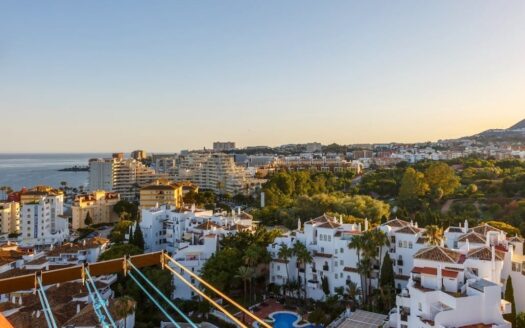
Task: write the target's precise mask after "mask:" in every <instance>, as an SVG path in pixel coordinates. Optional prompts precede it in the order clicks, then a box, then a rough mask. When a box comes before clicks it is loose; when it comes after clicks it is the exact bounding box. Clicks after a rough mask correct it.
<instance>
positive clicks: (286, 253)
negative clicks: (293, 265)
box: [277, 243, 293, 281]
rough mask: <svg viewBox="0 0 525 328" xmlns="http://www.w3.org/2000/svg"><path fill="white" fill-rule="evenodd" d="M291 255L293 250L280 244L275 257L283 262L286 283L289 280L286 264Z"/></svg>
mask: <svg viewBox="0 0 525 328" xmlns="http://www.w3.org/2000/svg"><path fill="white" fill-rule="evenodd" d="M292 255H293V249H291V248H290V247H288V245H286V244H285V243H281V246H280V247H279V252H278V253H277V256H278V257H279V259H280V260H282V261H283V262H284V265H285V266H286V281H288V280H290V274H289V270H288V263H289V262H290V257H292Z"/></svg>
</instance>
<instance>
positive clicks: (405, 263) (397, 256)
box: [379, 218, 427, 290]
mask: <svg viewBox="0 0 525 328" xmlns="http://www.w3.org/2000/svg"><path fill="white" fill-rule="evenodd" d="M379 229H381V231H383V232H384V233H385V234H386V235H387V236H388V239H389V241H390V248H389V249H388V252H389V255H390V258H391V259H392V263H393V264H394V273H395V275H396V276H395V280H396V288H397V289H398V290H401V289H402V288H405V287H406V285H407V283H408V279H409V278H410V272H411V270H412V267H413V256H414V254H416V253H417V252H418V251H419V250H420V249H422V248H424V247H426V246H427V245H426V242H427V240H426V238H425V237H424V233H425V229H422V228H419V227H418V226H417V223H413V222H407V221H403V220H400V219H397V218H396V219H393V220H390V221H388V222H386V223H384V224H382V225H381V226H380V227H379ZM382 256H384V255H382Z"/></svg>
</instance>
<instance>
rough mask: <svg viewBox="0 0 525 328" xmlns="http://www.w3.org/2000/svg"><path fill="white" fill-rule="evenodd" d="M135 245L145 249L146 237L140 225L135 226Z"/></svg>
mask: <svg viewBox="0 0 525 328" xmlns="http://www.w3.org/2000/svg"><path fill="white" fill-rule="evenodd" d="M133 245H135V246H137V247H138V248H140V249H142V250H143V249H144V236H143V235H142V229H140V226H139V225H138V224H137V225H136V226H135V233H134V234H133Z"/></svg>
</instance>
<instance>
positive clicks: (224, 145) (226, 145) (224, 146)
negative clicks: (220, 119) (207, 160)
mask: <svg viewBox="0 0 525 328" xmlns="http://www.w3.org/2000/svg"><path fill="white" fill-rule="evenodd" d="M234 149H235V142H231V141H226V142H220V141H216V142H214V143H213V151H217V152H221V151H230V150H234Z"/></svg>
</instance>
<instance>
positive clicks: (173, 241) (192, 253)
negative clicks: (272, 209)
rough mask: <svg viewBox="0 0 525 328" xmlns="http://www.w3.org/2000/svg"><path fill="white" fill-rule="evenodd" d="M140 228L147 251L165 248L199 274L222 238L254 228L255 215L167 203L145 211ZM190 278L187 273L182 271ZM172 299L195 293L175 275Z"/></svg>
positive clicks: (191, 296)
mask: <svg viewBox="0 0 525 328" xmlns="http://www.w3.org/2000/svg"><path fill="white" fill-rule="evenodd" d="M139 227H140V229H141V230H142V234H143V236H144V245H145V247H144V248H145V250H144V251H145V252H154V251H160V250H166V251H168V252H170V253H172V254H173V255H172V257H173V258H174V259H175V260H177V261H178V262H180V263H181V264H182V265H184V266H186V267H187V268H189V269H191V270H192V271H193V272H195V273H199V272H200V270H201V269H202V266H203V265H204V263H206V261H207V260H208V259H209V258H210V257H211V256H212V255H213V254H215V253H216V252H217V250H218V248H219V240H221V239H222V238H224V237H225V236H231V235H234V234H236V233H238V232H240V231H252V230H253V229H254V223H253V218H252V217H251V216H250V215H249V214H246V213H244V212H241V211H237V212H236V213H235V214H234V215H232V216H226V215H225V214H213V212H212V211H201V210H195V209H191V210H183V211H179V210H176V209H173V208H169V207H166V206H161V207H159V208H150V209H143V210H142V220H141V221H140V226H139ZM180 273H181V274H182V275H183V276H184V277H185V278H187V279H188V280H191V277H189V275H188V274H187V273H184V272H180ZM174 286H175V292H174V295H173V298H181V299H192V298H193V297H194V296H195V295H194V292H193V291H192V290H191V289H190V288H189V287H188V286H186V285H185V284H184V283H183V282H181V281H180V280H179V279H177V278H174Z"/></svg>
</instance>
